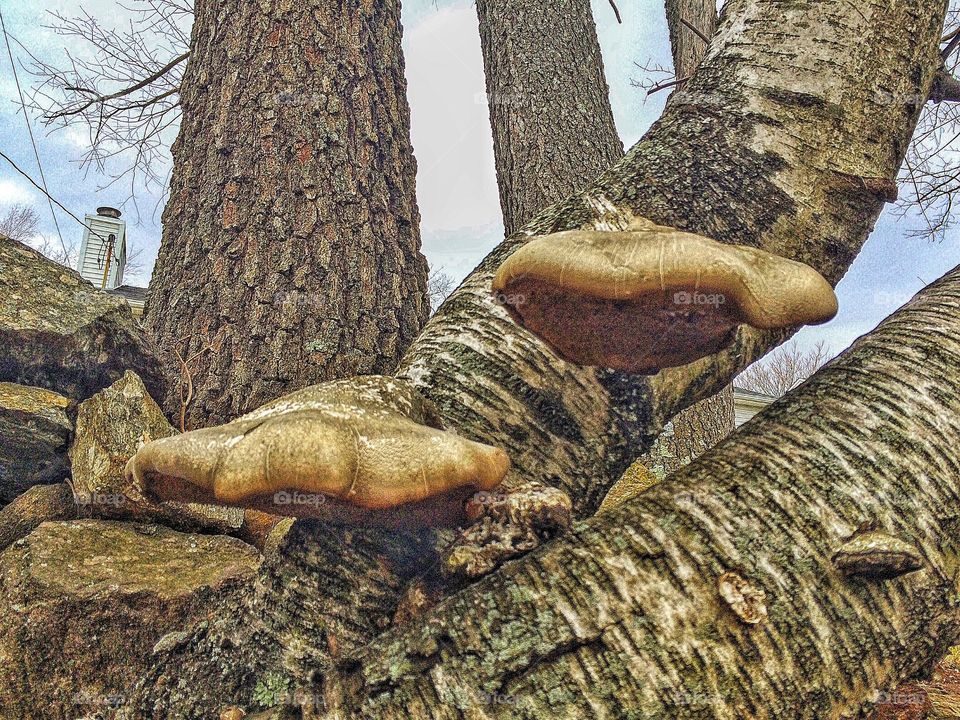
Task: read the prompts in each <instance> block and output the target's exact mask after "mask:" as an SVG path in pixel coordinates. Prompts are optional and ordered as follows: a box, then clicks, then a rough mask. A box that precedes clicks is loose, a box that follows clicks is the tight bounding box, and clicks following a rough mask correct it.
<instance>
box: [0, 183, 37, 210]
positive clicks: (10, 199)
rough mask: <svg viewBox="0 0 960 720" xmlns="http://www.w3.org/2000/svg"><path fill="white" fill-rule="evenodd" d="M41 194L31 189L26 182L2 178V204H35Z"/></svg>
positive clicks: (0, 200) (0, 201) (0, 186)
mask: <svg viewBox="0 0 960 720" xmlns="http://www.w3.org/2000/svg"><path fill="white" fill-rule="evenodd" d="M38 199H39V194H38V193H36V192H34V191H33V190H31V189H29V188H28V187H27V185H26V184H25V183H20V182H17V181H16V180H11V179H0V205H15V204H18V203H19V204H22V205H33V204H34V203H35V202H36V201H37V200H38Z"/></svg>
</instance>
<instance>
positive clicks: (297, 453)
mask: <svg viewBox="0 0 960 720" xmlns="http://www.w3.org/2000/svg"><path fill="white" fill-rule="evenodd" d="M509 466H510V461H509V459H508V457H507V454H506V453H505V452H504V451H503V450H501V449H499V448H495V447H491V446H489V445H484V444H481V443H478V442H473V441H471V440H467V439H465V438H462V437H460V436H458V435H457V434H455V433H454V432H451V431H446V430H443V429H441V427H440V422H439V416H438V415H436V411H435V410H434V409H433V407H432V405H430V404H429V402H428V401H425V400H424V399H423V398H422V397H421V396H420V395H419V394H418V393H417V392H416V391H415V390H414V389H413V388H412V387H411V386H410V385H409V384H407V383H405V382H404V381H401V380H397V379H394V378H386V377H379V376H367V377H362V378H352V379H350V380H341V381H335V382H329V383H323V384H320V385H314V386H312V387H308V388H305V389H303V390H299V391H297V392H294V393H291V394H289V395H285V396H284V397H282V398H280V399H278V400H275V401H273V402H271V403H269V404H267V405H265V406H263V407H261V408H259V409H258V410H255V411H253V412H251V413H249V414H247V415H245V416H243V417H241V418H238V419H237V420H234V421H232V422H229V423H227V424H225V425H220V426H217V427H211V428H204V429H200V430H193V431H190V432H187V433H184V434H182V435H176V436H173V437H169V438H163V439H161V440H155V441H153V442H150V443H147V444H146V445H144V446H143V447H142V448H140V450H139V451H138V452H137V454H136V455H134V457H133V458H131V459H130V461H129V462H128V463H127V467H126V473H127V475H128V477H129V478H130V479H132V480H134V481H135V482H137V483H138V485H139V486H140V487H141V488H143V489H144V491H145V492H146V493H147V494H148V495H149V496H151V497H152V498H154V499H156V500H159V501H163V500H181V501H191V502H205V503H213V504H220V505H232V506H239V507H244V508H251V509H255V510H262V511H265V512H268V513H271V514H273V515H287V516H293V517H316V518H322V519H326V520H331V521H337V522H343V523H349V524H358V525H375V526H382V527H423V526H441V525H455V524H457V523H459V522H462V521H463V520H464V519H465V513H464V503H465V501H466V500H467V499H468V498H469V497H470V496H471V495H473V494H474V493H476V492H477V491H485V490H492V489H493V488H495V487H496V486H497V485H499V484H500V481H501V480H502V478H503V476H504V475H505V474H506V472H507V470H508V469H509Z"/></svg>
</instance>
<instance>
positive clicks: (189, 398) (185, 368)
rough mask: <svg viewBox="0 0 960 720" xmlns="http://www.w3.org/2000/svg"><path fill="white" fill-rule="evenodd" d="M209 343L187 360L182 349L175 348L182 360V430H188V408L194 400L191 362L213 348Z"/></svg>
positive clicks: (186, 337)
mask: <svg viewBox="0 0 960 720" xmlns="http://www.w3.org/2000/svg"><path fill="white" fill-rule="evenodd" d="M189 339H190V336H189V335H187V336H185V337H182V338H180V340H179V341H178V342H184V341H188V340H189ZM212 349H213V348H212V347H210V345H209V343H208V344H206V345H204V346H203V347H202V348H200V349H199V350H198V351H197V352H195V353H194V354H193V355H191V356H190V357H189V358H187V359H186V360H184V359H183V355H181V354H180V351H179V350H177V348H176V345H175V346H174V348H173V353H174V355H176V356H177V360H179V361H180V377H181V382H180V432H186V431H187V408H188V407H190V403H191V402H193V372H192V371H191V370H190V363H192V362H193V361H194V360H196V359H197V358H199V357H200V356H201V355H203V354H204V353H205V352H207V351H208V350H212ZM184 381H185V382H186V384H187V393H186V397H184V392H183V383H184Z"/></svg>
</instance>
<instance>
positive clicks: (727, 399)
mask: <svg viewBox="0 0 960 720" xmlns="http://www.w3.org/2000/svg"><path fill="white" fill-rule="evenodd" d="M735 426H736V413H735V412H734V405H733V385H727V386H726V387H725V388H724V389H723V390H721V391H720V392H718V393H717V394H716V395H714V396H713V397H709V398H706V399H705V400H701V401H700V402H698V403H696V404H695V405H691V406H690V407H688V408H687V409H686V410H684V411H683V412H681V413H678V414H677V415H676V416H674V418H673V419H672V420H671V421H670V422H669V423H667V425H666V426H665V428H664V431H663V432H662V433H660V435H659V437H657V439H656V441H655V442H654V443H653V445H651V446H650V449H649V450H647V451H646V452H645V453H643V454H642V455H641V456H640V462H641V463H643V465H644V466H645V467H646V468H647V469H648V470H649V471H650V472H651V473H652V474H653V476H654V477H656V478H659V479H660V480H662V479H663V478H665V477H666V476H667V475H669V474H670V473H672V472H676V471H677V470H679V469H680V468H682V467H683V466H684V465H686V464H687V463H688V462H690V461H691V460H693V459H695V458H697V457H699V456H700V455H701V454H703V453H704V452H706V451H707V450H709V449H710V448H712V447H713V446H714V445H716V444H717V443H718V442H720V441H721V440H723V438H725V437H726V436H727V435H729V434H730V433H731V432H733V429H734V427H735Z"/></svg>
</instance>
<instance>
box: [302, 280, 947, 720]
mask: <svg viewBox="0 0 960 720" xmlns="http://www.w3.org/2000/svg"><path fill="white" fill-rule="evenodd" d="M958 444H960V268H957V269H955V270H954V271H952V272H951V273H950V274H949V275H948V276H947V277H945V278H944V279H942V280H940V281H938V282H937V283H935V284H934V285H932V286H930V287H929V288H927V289H926V290H925V291H923V292H922V293H921V294H920V295H919V296H918V297H917V298H916V299H914V301H912V302H911V303H910V304H909V305H907V306H906V307H905V308H904V309H902V310H901V311H899V312H898V313H897V314H896V315H895V316H893V317H892V318H890V319H888V320H887V321H885V322H884V323H883V324H882V325H881V326H880V328H879V329H878V330H876V331H875V332H873V333H872V334H871V335H869V336H867V337H865V338H863V339H861V340H860V341H858V342H857V343H856V344H855V345H854V347H853V348H852V349H850V350H848V351H847V352H846V353H844V355H843V356H842V357H841V358H840V359H839V360H837V361H835V362H834V363H831V364H830V365H828V366H827V368H826V369H824V370H821V371H820V372H819V373H818V374H817V375H815V376H814V377H813V379H812V380H811V381H809V382H808V383H806V384H805V385H803V386H802V387H801V388H800V389H798V390H796V391H794V392H793V393H792V394H790V395H788V396H787V397H786V398H784V399H782V400H780V401H778V402H777V403H776V404H774V405H773V406H771V407H770V408H769V409H767V410H766V411H765V412H764V414H763V418H762V421H761V422H757V423H752V424H751V425H750V426H749V428H747V429H745V430H744V431H741V432H740V433H738V434H737V435H736V436H734V437H732V438H730V439H728V440H727V441H726V442H724V443H722V444H721V445H720V446H718V447H717V448H715V449H714V450H713V451H711V452H709V453H707V454H706V455H704V456H703V457H701V458H700V459H698V460H696V461H694V463H692V464H691V465H689V466H687V467H686V468H685V469H683V470H681V471H680V472H679V473H677V474H675V475H673V476H672V477H671V478H670V479H669V480H668V482H667V483H664V484H661V485H659V486H657V487H655V488H653V489H651V490H649V491H647V492H646V493H644V494H643V495H641V496H640V497H638V498H636V499H635V500H634V501H633V502H632V503H628V504H625V505H623V506H621V507H620V508H618V509H617V510H614V511H613V512H611V513H609V514H602V515H598V516H597V517H595V518H594V519H592V520H590V521H587V522H583V523H581V524H579V525H578V526H577V527H575V528H574V530H573V531H572V532H570V533H568V534H566V535H565V536H563V537H562V538H559V539H557V540H556V541H554V542H553V543H552V544H551V545H549V546H547V547H546V548H544V549H543V550H542V551H540V552H537V553H534V554H531V555H528V556H527V557H525V558H523V559H522V560H520V561H518V562H517V563H513V564H511V565H509V566H507V567H505V568H504V569H503V570H501V571H500V572H499V573H498V574H496V575H493V576H490V577H488V578H485V579H484V580H482V581H481V582H480V583H478V584H476V585H474V586H471V587H470V588H468V589H466V590H465V591H463V592H462V593H461V594H459V595H457V596H455V597H453V598H451V599H450V600H448V601H447V602H446V603H444V604H443V605H441V606H439V607H438V608H437V609H436V610H435V611H434V612H431V613H429V614H428V615H427V616H425V617H423V618H420V619H418V620H416V621H414V622H413V623H412V624H411V625H409V626H405V627H401V628H398V629H397V630H394V631H390V632H389V633H387V634H385V635H384V636H383V637H381V638H380V639H378V640H376V641H375V642H374V643H372V644H371V646H370V647H368V648H367V649H366V650H365V651H364V652H363V654H362V655H360V656H359V657H358V658H356V660H355V662H354V663H353V664H352V665H351V667H350V670H349V671H345V672H344V674H343V675H342V676H341V677H336V678H331V682H330V685H329V694H328V698H327V699H328V703H329V707H330V708H331V710H330V712H329V713H328V714H327V715H318V716H317V717H328V718H333V717H356V718H359V717H368V718H384V719H386V718H454V717H489V718H507V717H509V718H542V717H564V718H567V717H570V718H572V717H623V718H627V717H629V718H677V719H678V720H680V719H683V718H717V719H720V718H723V719H724V720H739V719H741V718H780V719H782V718H810V719H816V720H825V719H828V718H829V719H834V720H836V719H839V718H853V717H859V713H860V711H861V709H862V707H863V706H864V705H865V704H867V703H868V702H870V701H871V700H872V699H873V698H875V697H876V695H877V693H878V692H879V691H883V690H888V689H890V688H892V687H893V686H894V685H895V684H896V683H897V682H898V681H899V680H901V679H903V678H905V677H909V676H911V675H914V674H916V673H918V672H921V671H922V670H923V669H925V668H927V669H928V668H929V667H930V666H931V665H932V664H933V663H934V662H936V660H938V659H939V658H940V657H942V654H943V652H944V651H945V649H946V647H948V646H949V645H950V644H951V643H953V642H955V641H956V639H957V638H958V637H960V614H958V613H957V600H958V597H957V586H956V572H957V567H958V563H960V542H958V532H957V531H958V529H960V525H958V521H960V516H958V514H957V510H956V508H957V506H958V503H960V458H958V457H957V455H956V453H955V452H954V448H956V447H957V446H958ZM865 522H872V523H875V524H876V525H877V529H879V530H881V531H883V532H885V533H887V534H889V535H891V536H892V537H896V538H898V539H900V540H902V541H904V542H906V543H907V544H908V545H910V546H912V547H913V548H914V550H915V551H917V552H918V553H919V554H920V556H922V567H921V568H920V569H919V570H918V571H916V572H912V573H909V574H905V575H901V576H897V577H893V578H887V579H881V578H879V577H876V576H850V575H846V574H844V573H843V572H841V571H840V569H839V568H838V566H837V564H836V563H835V562H834V561H833V559H832V558H833V557H834V555H835V553H836V552H837V550H838V549H839V548H840V547H841V546H842V545H843V544H844V542H845V541H846V539H847V538H848V537H849V536H850V535H852V534H853V533H854V532H855V531H856V530H857V528H858V526H860V525H861V524H862V523H865ZM729 572H732V573H735V574H736V575H738V576H739V577H740V578H742V579H743V580H744V581H746V582H747V583H749V585H750V586H751V587H752V588H754V589H756V590H759V591H762V592H763V593H764V594H765V599H764V600H763V601H762V602H763V604H764V606H765V608H766V613H767V616H766V618H765V619H763V620H762V621H761V622H760V623H759V624H755V625H751V624H748V623H746V622H743V621H742V620H741V619H740V616H739V615H738V614H737V608H736V606H735V604H733V603H729V604H728V603H727V602H726V601H725V600H724V599H723V597H722V596H721V594H720V592H719V588H720V580H721V576H723V575H724V574H725V573H729ZM358 678H359V679H358ZM342 679H346V680H347V682H343V683H341V682H340V681H341V680H342ZM338 713H339V714H338ZM471 713H473V714H471Z"/></svg>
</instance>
